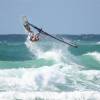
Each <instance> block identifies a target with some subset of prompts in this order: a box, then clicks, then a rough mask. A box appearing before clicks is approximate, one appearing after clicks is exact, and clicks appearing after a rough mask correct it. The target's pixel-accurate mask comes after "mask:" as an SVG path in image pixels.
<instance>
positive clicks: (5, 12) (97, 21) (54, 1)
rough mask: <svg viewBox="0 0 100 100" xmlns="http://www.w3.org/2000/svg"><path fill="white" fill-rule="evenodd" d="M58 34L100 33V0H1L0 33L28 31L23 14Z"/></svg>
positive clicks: (31, 20) (45, 28)
mask: <svg viewBox="0 0 100 100" xmlns="http://www.w3.org/2000/svg"><path fill="white" fill-rule="evenodd" d="M24 15H26V16H28V18H29V21H30V22H31V23H33V24H35V25H37V26H39V27H42V28H43V29H44V30H45V31H47V32H50V33H54V34H83V33H86V34H93V33H95V34H100V0H0V34H25V32H24V29H23V25H22V16H24Z"/></svg>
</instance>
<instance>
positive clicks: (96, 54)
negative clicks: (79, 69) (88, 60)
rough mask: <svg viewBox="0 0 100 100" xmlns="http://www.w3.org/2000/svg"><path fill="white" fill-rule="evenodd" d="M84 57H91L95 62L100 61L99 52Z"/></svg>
mask: <svg viewBox="0 0 100 100" xmlns="http://www.w3.org/2000/svg"><path fill="white" fill-rule="evenodd" d="M85 55H89V56H92V57H93V58H94V59H96V60H97V61H100V53H99V52H96V51H95V52H89V53H87V54H85Z"/></svg>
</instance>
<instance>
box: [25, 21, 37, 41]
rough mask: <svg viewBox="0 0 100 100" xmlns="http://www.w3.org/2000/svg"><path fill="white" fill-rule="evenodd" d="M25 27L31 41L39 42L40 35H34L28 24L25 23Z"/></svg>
mask: <svg viewBox="0 0 100 100" xmlns="http://www.w3.org/2000/svg"><path fill="white" fill-rule="evenodd" d="M24 27H25V29H26V31H27V32H28V33H29V36H30V41H32V42H34V41H38V40H39V34H34V32H33V31H32V30H31V28H30V25H29V24H28V22H26V23H24Z"/></svg>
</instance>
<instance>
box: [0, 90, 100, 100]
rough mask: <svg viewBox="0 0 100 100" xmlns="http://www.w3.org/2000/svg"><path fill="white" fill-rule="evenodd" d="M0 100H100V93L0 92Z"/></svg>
mask: <svg viewBox="0 0 100 100" xmlns="http://www.w3.org/2000/svg"><path fill="white" fill-rule="evenodd" d="M0 100H100V92H97V91H74V92H16V91H13V92H11V91H9V92H1V93H0Z"/></svg>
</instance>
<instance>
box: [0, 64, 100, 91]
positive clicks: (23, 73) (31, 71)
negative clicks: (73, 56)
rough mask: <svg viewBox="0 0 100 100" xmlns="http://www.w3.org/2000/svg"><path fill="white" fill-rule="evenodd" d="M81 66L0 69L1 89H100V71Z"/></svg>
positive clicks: (64, 65)
mask: <svg viewBox="0 0 100 100" xmlns="http://www.w3.org/2000/svg"><path fill="white" fill-rule="evenodd" d="M78 67H79V68H78ZM80 67H81V66H77V65H75V64H73V65H68V64H63V65H62V64H55V65H53V66H50V67H49V66H44V67H40V68H19V69H5V70H0V91H19V92H21V91H26V92H32V91H58V92H61V91H76V90H77V91H86V90H89V91H100V71H97V70H89V71H88V70H81V68H80ZM73 69H74V70H73Z"/></svg>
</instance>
